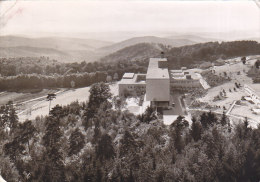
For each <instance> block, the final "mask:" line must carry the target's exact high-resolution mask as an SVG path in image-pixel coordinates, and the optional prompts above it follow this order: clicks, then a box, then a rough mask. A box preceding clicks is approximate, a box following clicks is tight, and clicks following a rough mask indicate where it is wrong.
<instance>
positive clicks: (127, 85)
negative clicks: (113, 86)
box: [118, 73, 146, 97]
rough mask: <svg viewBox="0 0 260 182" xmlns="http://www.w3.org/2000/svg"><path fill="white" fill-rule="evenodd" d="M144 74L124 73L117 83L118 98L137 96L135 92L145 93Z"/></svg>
mask: <svg viewBox="0 0 260 182" xmlns="http://www.w3.org/2000/svg"><path fill="white" fill-rule="evenodd" d="M145 77H146V74H135V73H125V74H124V75H123V78H122V79H121V81H120V82H119V83H118V91H119V96H121V97H127V96H128V95H136V94H137V95H138V93H137V92H143V93H144V92H145V90H146V83H145V79H146V78H145Z"/></svg>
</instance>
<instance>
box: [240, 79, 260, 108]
mask: <svg viewBox="0 0 260 182" xmlns="http://www.w3.org/2000/svg"><path fill="white" fill-rule="evenodd" d="M244 89H245V92H246V93H247V94H248V95H249V96H250V97H251V99H252V101H253V102H254V103H255V104H256V105H257V106H259V107H260V84H245V85H244Z"/></svg>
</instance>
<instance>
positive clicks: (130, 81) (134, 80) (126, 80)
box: [118, 73, 146, 85]
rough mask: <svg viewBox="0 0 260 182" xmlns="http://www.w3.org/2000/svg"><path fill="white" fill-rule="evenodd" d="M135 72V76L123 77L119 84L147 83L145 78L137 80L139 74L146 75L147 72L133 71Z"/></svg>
mask: <svg viewBox="0 0 260 182" xmlns="http://www.w3.org/2000/svg"><path fill="white" fill-rule="evenodd" d="M131 74H133V77H132V78H122V79H121V80H120V81H119V82H118V84H137V85H139V84H146V82H145V81H144V80H140V81H137V77H138V76H145V74H141V73H138V74H135V73H131Z"/></svg>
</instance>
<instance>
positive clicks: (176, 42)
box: [99, 36, 197, 53]
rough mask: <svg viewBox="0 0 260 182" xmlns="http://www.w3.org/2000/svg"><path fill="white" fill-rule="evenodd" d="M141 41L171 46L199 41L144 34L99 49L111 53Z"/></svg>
mask: <svg viewBox="0 0 260 182" xmlns="http://www.w3.org/2000/svg"><path fill="white" fill-rule="evenodd" d="M140 43H154V44H163V45H167V46H171V47H180V46H184V45H191V44H195V43H197V42H194V41H191V40H189V39H184V38H177V39H168V38H161V37H155V36H144V37H134V38H131V39H127V40H125V41H122V42H118V43H115V44H112V45H110V46H106V47H102V48H100V49H99V51H103V52H108V53H111V52H116V51H118V50H120V49H123V48H126V47H129V46H133V45H135V44H140Z"/></svg>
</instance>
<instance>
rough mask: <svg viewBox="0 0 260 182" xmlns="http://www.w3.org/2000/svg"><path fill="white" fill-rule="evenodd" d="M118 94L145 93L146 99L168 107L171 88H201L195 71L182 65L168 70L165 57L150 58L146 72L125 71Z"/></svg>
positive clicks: (154, 103)
mask: <svg viewBox="0 0 260 182" xmlns="http://www.w3.org/2000/svg"><path fill="white" fill-rule="evenodd" d="M118 85H119V95H120V96H128V95H135V94H136V95H138V93H144V92H145V93H146V101H150V102H151V104H152V105H154V106H156V107H168V106H169V104H170V98H171V96H170V93H171V91H173V90H176V89H177V90H188V89H194V88H201V87H202V86H201V83H200V77H199V76H198V75H197V73H195V72H192V71H189V70H187V69H186V68H185V67H183V68H182V69H181V70H169V67H168V61H167V59H166V58H150V61H149V66H148V69H147V74H135V73H125V74H124V75H123V78H122V80H121V81H120V82H119V84H118Z"/></svg>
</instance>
